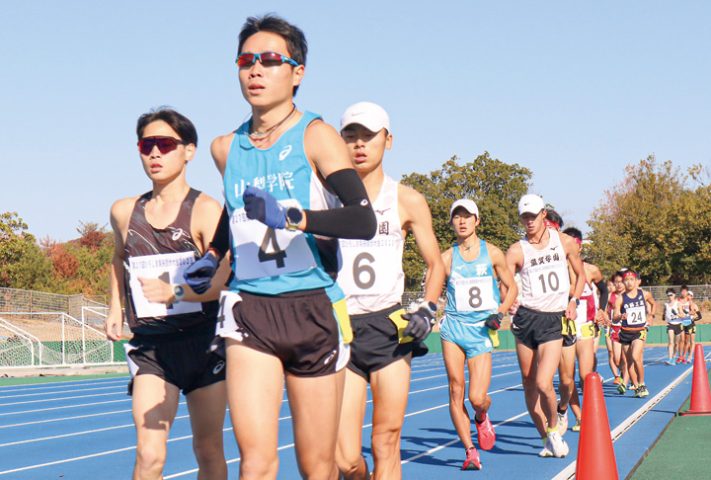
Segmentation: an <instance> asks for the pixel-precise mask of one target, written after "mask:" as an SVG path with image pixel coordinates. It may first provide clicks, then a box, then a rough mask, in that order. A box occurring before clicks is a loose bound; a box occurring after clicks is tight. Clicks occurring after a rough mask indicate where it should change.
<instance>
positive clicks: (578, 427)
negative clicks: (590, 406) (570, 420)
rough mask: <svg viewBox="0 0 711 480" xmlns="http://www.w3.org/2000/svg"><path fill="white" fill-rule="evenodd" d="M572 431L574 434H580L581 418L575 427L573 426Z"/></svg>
mask: <svg viewBox="0 0 711 480" xmlns="http://www.w3.org/2000/svg"><path fill="white" fill-rule="evenodd" d="M571 430H572V431H574V432H579V431H580V419H579V418H578V419H577V420H576V421H575V425H573V427H572V428H571Z"/></svg>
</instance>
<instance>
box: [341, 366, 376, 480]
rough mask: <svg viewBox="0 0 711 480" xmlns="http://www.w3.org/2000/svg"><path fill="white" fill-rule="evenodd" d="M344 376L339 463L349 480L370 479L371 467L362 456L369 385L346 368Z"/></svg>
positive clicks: (344, 475)
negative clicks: (369, 468)
mask: <svg viewBox="0 0 711 480" xmlns="http://www.w3.org/2000/svg"><path fill="white" fill-rule="evenodd" d="M345 375H346V381H345V386H344V389H343V405H342V407H341V419H340V422H339V424H338V447H337V448H336V462H337V463H338V468H339V470H340V471H341V473H342V474H343V477H344V478H345V479H346V480H368V471H367V470H368V467H367V466H366V464H365V460H364V459H363V456H362V454H361V450H362V447H363V418H364V417H365V403H366V398H367V390H368V388H367V387H368V383H367V382H366V381H365V378H363V377H361V376H360V375H358V374H357V373H354V372H352V371H351V370H348V369H346V374H345Z"/></svg>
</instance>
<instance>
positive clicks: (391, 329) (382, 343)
mask: <svg viewBox="0 0 711 480" xmlns="http://www.w3.org/2000/svg"><path fill="white" fill-rule="evenodd" d="M401 309H402V306H401V305H394V306H392V307H390V308H386V309H385V310H380V311H378V312H373V313H365V314H362V315H351V327H352V328H353V341H352V342H351V359H350V361H349V362H348V369H349V370H351V371H353V372H355V373H357V374H358V375H360V376H361V377H363V378H365V379H366V380H367V381H370V374H371V372H374V371H376V370H379V369H381V368H383V367H386V366H388V365H390V364H391V363H393V362H394V361H396V360H399V359H401V358H403V357H406V356H407V355H409V354H410V353H412V356H413V357H419V356H422V355H425V354H426V353H427V346H426V345H425V344H424V343H420V342H417V343H415V342H407V343H398V335H397V327H396V326H395V324H394V323H393V322H392V321H391V320H390V319H389V318H388V315H390V314H391V313H393V312H396V311H397V310H401Z"/></svg>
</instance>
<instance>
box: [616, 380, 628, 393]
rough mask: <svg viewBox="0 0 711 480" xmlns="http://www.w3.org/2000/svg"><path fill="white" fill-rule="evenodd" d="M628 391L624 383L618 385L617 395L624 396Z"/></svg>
mask: <svg viewBox="0 0 711 480" xmlns="http://www.w3.org/2000/svg"><path fill="white" fill-rule="evenodd" d="M626 391H627V387H625V384H624V383H620V384H619V385H617V393H619V394H620V395H624V394H625V392H626Z"/></svg>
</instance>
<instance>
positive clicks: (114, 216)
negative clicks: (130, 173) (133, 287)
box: [104, 197, 137, 342]
mask: <svg viewBox="0 0 711 480" xmlns="http://www.w3.org/2000/svg"><path fill="white" fill-rule="evenodd" d="M136 198H137V197H133V198H124V199H121V200H117V201H116V202H114V204H113V205H112V206H111V214H110V219H111V228H112V229H113V231H114V256H113V259H112V261H111V271H110V273H109V295H110V300H109V314H108V316H107V317H106V323H105V325H104V331H105V332H106V338H108V339H109V340H113V341H114V342H115V341H118V340H121V332H122V331H123V311H122V310H121V303H122V300H123V292H124V282H123V277H124V268H125V267H124V258H123V245H124V241H125V239H126V232H127V230H128V222H129V220H130V218H131V212H132V211H133V205H134V204H135V203H136Z"/></svg>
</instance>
